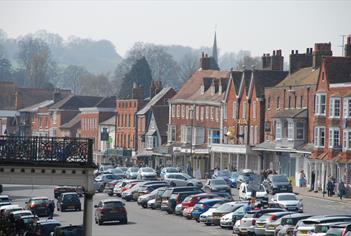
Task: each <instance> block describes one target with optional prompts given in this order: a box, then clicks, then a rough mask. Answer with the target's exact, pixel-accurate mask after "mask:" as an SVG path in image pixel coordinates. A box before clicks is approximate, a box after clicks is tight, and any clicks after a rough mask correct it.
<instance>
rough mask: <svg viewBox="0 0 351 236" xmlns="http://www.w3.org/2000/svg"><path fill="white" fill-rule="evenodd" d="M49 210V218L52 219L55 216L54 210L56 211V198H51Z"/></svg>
mask: <svg viewBox="0 0 351 236" xmlns="http://www.w3.org/2000/svg"><path fill="white" fill-rule="evenodd" d="M48 211H49V219H52V218H53V217H54V211H55V203H54V200H50V202H49V205H48Z"/></svg>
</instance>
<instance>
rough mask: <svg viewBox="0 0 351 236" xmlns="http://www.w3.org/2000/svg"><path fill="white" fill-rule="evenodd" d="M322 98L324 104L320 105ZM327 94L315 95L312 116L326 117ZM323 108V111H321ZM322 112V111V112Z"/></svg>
mask: <svg viewBox="0 0 351 236" xmlns="http://www.w3.org/2000/svg"><path fill="white" fill-rule="evenodd" d="M322 97H324V104H323V103H322ZM326 103H327V94H326V93H316V95H315V110H314V114H315V115H316V116H326V114H327V104H326ZM322 108H324V109H322ZM322 110H324V111H323V112H322Z"/></svg>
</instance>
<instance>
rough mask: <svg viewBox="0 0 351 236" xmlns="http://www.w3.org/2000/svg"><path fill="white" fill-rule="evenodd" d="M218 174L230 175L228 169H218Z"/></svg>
mask: <svg viewBox="0 0 351 236" xmlns="http://www.w3.org/2000/svg"><path fill="white" fill-rule="evenodd" d="M218 176H226V177H230V171H228V170H220V171H218Z"/></svg>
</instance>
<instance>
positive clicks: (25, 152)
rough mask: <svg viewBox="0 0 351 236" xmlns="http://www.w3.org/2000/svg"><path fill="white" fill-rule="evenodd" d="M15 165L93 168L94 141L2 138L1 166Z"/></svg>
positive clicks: (53, 138)
mask: <svg viewBox="0 0 351 236" xmlns="http://www.w3.org/2000/svg"><path fill="white" fill-rule="evenodd" d="M12 163H22V164H24V163H27V164H45V165H56V166H57V165H60V166H70V165H74V166H77V165H79V166H82V167H92V166H94V163H93V140H92V139H89V138H58V137H35V136H30V137H29V136H0V165H2V164H12Z"/></svg>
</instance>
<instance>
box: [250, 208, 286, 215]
mask: <svg viewBox="0 0 351 236" xmlns="http://www.w3.org/2000/svg"><path fill="white" fill-rule="evenodd" d="M271 211H274V212H279V211H284V210H283V209H282V208H266V209H259V210H252V211H249V212H248V213H250V214H254V213H257V212H267V213H270V212H271Z"/></svg>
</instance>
